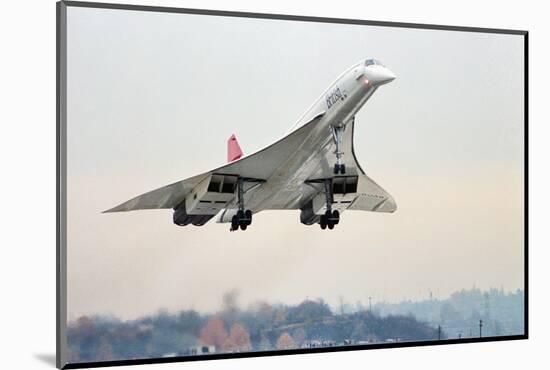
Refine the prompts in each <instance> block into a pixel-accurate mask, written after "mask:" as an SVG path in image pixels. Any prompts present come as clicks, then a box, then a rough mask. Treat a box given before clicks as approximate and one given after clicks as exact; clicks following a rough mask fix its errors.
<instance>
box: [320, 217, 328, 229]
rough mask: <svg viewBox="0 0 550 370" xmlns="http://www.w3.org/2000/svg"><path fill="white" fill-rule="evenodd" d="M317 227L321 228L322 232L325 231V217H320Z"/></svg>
mask: <svg viewBox="0 0 550 370" xmlns="http://www.w3.org/2000/svg"><path fill="white" fill-rule="evenodd" d="M319 225H320V226H321V229H322V230H325V229H326V228H327V218H326V217H325V216H321V220H320V221H319Z"/></svg>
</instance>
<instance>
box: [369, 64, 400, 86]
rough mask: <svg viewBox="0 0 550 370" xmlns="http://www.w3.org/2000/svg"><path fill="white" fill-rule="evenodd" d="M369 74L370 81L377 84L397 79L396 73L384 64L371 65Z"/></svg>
mask: <svg viewBox="0 0 550 370" xmlns="http://www.w3.org/2000/svg"><path fill="white" fill-rule="evenodd" d="M367 76H368V79H369V81H370V82H372V83H375V84H377V85H383V84H387V83H389V82H392V81H393V80H395V78H396V77H397V76H396V75H395V73H393V72H392V71H390V70H389V69H388V68H386V67H383V66H372V67H369V70H368V72H367Z"/></svg>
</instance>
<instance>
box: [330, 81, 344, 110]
mask: <svg viewBox="0 0 550 370" xmlns="http://www.w3.org/2000/svg"><path fill="white" fill-rule="evenodd" d="M346 97H347V95H346V94H345V93H342V91H341V90H340V88H339V87H338V86H336V88H335V89H334V90H332V91H331V92H330V94H328V95H327V96H326V100H327V108H328V109H330V107H332V106H333V105H334V104H336V102H337V101H338V100H344V99H346Z"/></svg>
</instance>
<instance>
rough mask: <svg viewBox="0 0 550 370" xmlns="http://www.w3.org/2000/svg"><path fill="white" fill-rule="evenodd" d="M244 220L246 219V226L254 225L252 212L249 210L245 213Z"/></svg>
mask: <svg viewBox="0 0 550 370" xmlns="http://www.w3.org/2000/svg"><path fill="white" fill-rule="evenodd" d="M244 218H245V219H246V225H247V226H250V225H251V224H252V211H251V210H249V209H247V210H246V211H244ZM243 230H244V229H243Z"/></svg>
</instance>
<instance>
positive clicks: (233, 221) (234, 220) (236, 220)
mask: <svg viewBox="0 0 550 370" xmlns="http://www.w3.org/2000/svg"><path fill="white" fill-rule="evenodd" d="M238 229H239V218H238V217H237V215H235V216H233V217H232V218H231V231H235V230H238Z"/></svg>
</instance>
